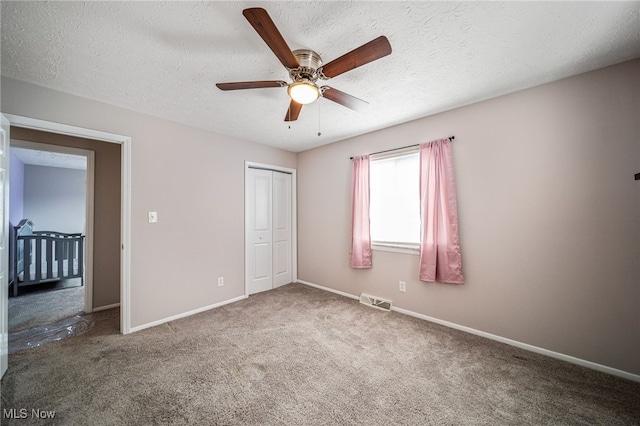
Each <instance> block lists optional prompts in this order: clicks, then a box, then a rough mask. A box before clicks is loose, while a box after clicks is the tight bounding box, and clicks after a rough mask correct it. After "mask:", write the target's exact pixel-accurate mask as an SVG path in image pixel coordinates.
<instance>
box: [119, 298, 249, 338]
mask: <svg viewBox="0 0 640 426" xmlns="http://www.w3.org/2000/svg"><path fill="white" fill-rule="evenodd" d="M246 298H247V296H245V295H242V296H238V297H234V298H233V299H229V300H224V301H222V302H218V303H214V304H213V305H209V306H204V307H202V308H198V309H194V310H192V311H189V312H184V313H182V314H178V315H173V316H171V317H168V318H163V319H160V320H157V321H152V322H149V323H147V324H142V325H138V326H135V327H131V329H130V330H129V331H130V332H131V333H134V332H136V331H140V330H144V329H145V328H151V327H155V326H156V325H160V324H164V323H167V322H169V321H175V320H177V319H180V318H184V317H188V316H191V315H195V314H199V313H200V312H205V311H208V310H210V309H213V308H217V307H220V306H224V305H228V304H229V303H234V302H239V301H241V300H243V299H246Z"/></svg>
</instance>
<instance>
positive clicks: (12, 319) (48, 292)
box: [9, 278, 84, 332]
mask: <svg viewBox="0 0 640 426" xmlns="http://www.w3.org/2000/svg"><path fill="white" fill-rule="evenodd" d="M80 283H81V282H80V278H76V279H72V280H62V281H58V282H53V283H45V284H38V285H32V286H28V287H22V288H21V289H20V292H19V294H18V297H10V298H9V332H16V331H22V330H27V329H31V328H35V327H38V326H42V325H46V324H51V323H54V322H57V321H60V320H62V319H65V318H69V317H72V316H74V315H77V314H80V313H82V312H83V311H84V287H83V286H81V285H80Z"/></svg>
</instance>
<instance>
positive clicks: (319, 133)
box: [318, 102, 322, 137]
mask: <svg viewBox="0 0 640 426" xmlns="http://www.w3.org/2000/svg"><path fill="white" fill-rule="evenodd" d="M320 135H322V133H321V132H320V102H318V137H320Z"/></svg>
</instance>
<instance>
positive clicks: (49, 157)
mask: <svg viewBox="0 0 640 426" xmlns="http://www.w3.org/2000/svg"><path fill="white" fill-rule="evenodd" d="M11 153H12V154H13V155H15V156H16V157H18V158H19V159H20V161H22V163H23V164H30V165H33V166H47V167H61V168H63V169H78V170H86V169H87V157H85V156H82V155H73V154H64V153H61V152H52V151H40V150H37V149H27V148H16V147H11Z"/></svg>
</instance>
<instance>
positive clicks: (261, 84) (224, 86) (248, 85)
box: [216, 80, 287, 90]
mask: <svg viewBox="0 0 640 426" xmlns="http://www.w3.org/2000/svg"><path fill="white" fill-rule="evenodd" d="M216 86H217V87H218V89H220V90H240V89H263V88H267V87H286V86H287V83H286V82H284V81H282V80H271V81H239V82H235V83H217V84H216Z"/></svg>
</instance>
